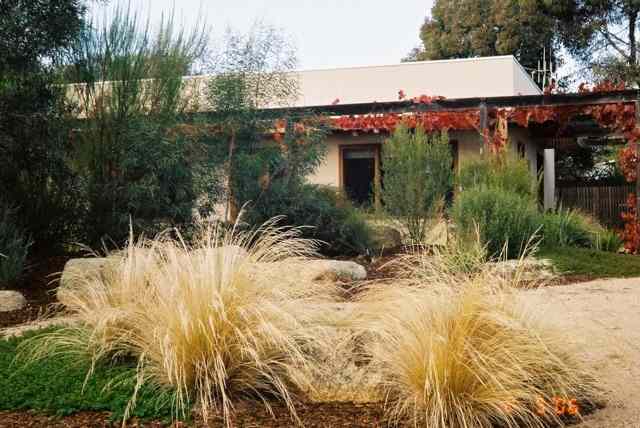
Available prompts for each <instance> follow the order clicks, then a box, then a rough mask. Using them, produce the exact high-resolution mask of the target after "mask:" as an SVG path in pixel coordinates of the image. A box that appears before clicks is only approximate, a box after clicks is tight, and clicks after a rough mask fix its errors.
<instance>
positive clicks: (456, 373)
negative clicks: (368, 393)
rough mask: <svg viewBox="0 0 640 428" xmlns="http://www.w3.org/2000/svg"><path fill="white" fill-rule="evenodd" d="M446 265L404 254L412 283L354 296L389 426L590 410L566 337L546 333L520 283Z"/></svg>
mask: <svg viewBox="0 0 640 428" xmlns="http://www.w3.org/2000/svg"><path fill="white" fill-rule="evenodd" d="M411 258H413V260H411ZM443 260H444V259H443V258H441V257H438V256H437V255H436V256H433V255H426V254H425V253H417V254H414V255H413V256H408V257H406V258H404V259H403V260H402V262H401V263H402V264H403V266H405V267H406V268H407V269H410V271H411V275H410V276H409V277H408V278H406V279H405V280H398V281H396V282H395V283H394V284H371V285H369V286H368V287H367V289H366V290H364V291H363V292H362V294H361V295H360V298H359V302H360V304H361V305H362V310H361V312H360V330H361V331H362V332H364V333H363V335H364V336H366V337H367V341H368V343H367V345H366V346H365V355H366V356H367V358H369V359H370V361H371V362H370V370H371V371H373V372H375V373H377V374H378V375H379V376H380V378H381V381H380V384H379V386H380V390H381V395H383V396H384V397H385V403H386V409H387V414H388V416H389V418H390V420H391V421H392V422H394V423H400V422H403V423H404V422H410V423H411V424H413V425H415V426H427V427H431V428H439V427H440V428H457V427H464V428H467V427H468V428H471V427H480V428H482V427H493V426H506V427H516V426H518V427H542V426H545V423H546V422H549V421H553V422H556V423H562V421H561V419H560V418H559V415H558V414H557V412H556V407H555V406H556V404H557V399H561V400H565V401H566V402H570V400H571V399H577V402H578V403H581V404H582V405H583V406H584V405H585V404H586V405H591V404H592V402H591V400H592V398H593V397H594V391H595V387H594V382H593V380H592V377H591V376H590V374H589V373H587V372H586V371H585V370H584V369H582V368H581V367H580V366H579V365H578V364H577V362H576V361H575V360H574V358H572V354H571V353H570V352H569V350H568V349H567V340H566V339H567V334H570V332H557V331H554V330H552V329H548V328H546V327H545V326H544V325H543V324H542V323H541V322H539V321H538V319H537V318H536V317H535V316H534V315H533V314H532V312H531V311H529V310H528V309H527V308H526V307H525V306H524V305H523V303H524V302H523V301H522V300H523V299H522V300H521V298H520V297H519V295H518V293H522V291H520V292H517V291H516V290H515V288H514V285H515V286H517V284H514V283H513V282H512V281H509V280H505V279H504V277H503V276H499V275H497V274H496V273H494V272H493V271H492V270H491V269H483V270H479V271H477V272H475V273H472V274H468V275H461V274H460V273H453V272H451V271H450V269H449V267H447V266H442V265H441V264H442V263H443ZM417 270H423V274H422V275H420V274H419V272H417ZM425 278H428V279H429V281H424V279H425ZM516 278H517V275H516Z"/></svg>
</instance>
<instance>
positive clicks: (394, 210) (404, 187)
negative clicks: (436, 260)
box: [381, 126, 453, 242]
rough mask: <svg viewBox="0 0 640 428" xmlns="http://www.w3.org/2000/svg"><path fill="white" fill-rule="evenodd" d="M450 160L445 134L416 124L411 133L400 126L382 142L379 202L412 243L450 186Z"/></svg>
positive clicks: (422, 236)
mask: <svg viewBox="0 0 640 428" xmlns="http://www.w3.org/2000/svg"><path fill="white" fill-rule="evenodd" d="M452 162H453V160H452V156H451V149H450V147H449V139H448V137H447V134H446V133H443V134H441V135H427V134H425V132H424V130H423V129H422V128H420V127H418V128H416V130H415V133H413V134H412V133H411V132H410V131H409V129H408V128H407V127H406V126H400V127H398V128H397V129H396V130H395V132H394V133H393V135H392V136H391V138H389V139H388V140H387V141H385V143H384V144H383V145H382V165H383V170H384V186H383V187H382V189H381V193H382V201H383V202H384V207H385V210H386V211H387V212H388V213H389V214H391V215H392V216H395V217H397V218H398V219H399V220H400V221H401V222H402V223H404V225H405V226H406V227H407V229H408V231H409V237H410V238H411V240H412V241H414V242H421V241H422V240H423V239H424V234H425V229H426V227H427V224H428V222H429V220H431V219H432V218H433V217H434V216H435V215H436V214H437V212H438V210H439V209H441V208H442V205H443V203H444V199H445V196H446V195H447V194H448V193H449V192H450V191H451V189H452V187H453V171H452V168H451V164H452Z"/></svg>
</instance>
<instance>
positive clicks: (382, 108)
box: [264, 90, 638, 116]
mask: <svg viewBox="0 0 640 428" xmlns="http://www.w3.org/2000/svg"><path fill="white" fill-rule="evenodd" d="M637 99H638V91H637V90H625V91H615V92H594V93H573V94H553V95H517V96H510V97H487V98H450V99H442V100H433V101H432V102H431V103H414V102H412V101H389V102H371V103H356V104H338V105H320V106H305V107H291V108H278V109H265V110H264V111H265V114H267V115H275V116H278V115H279V114H280V113H282V114H284V113H289V114H298V115H312V114H322V115H328V116H344V115H363V114H376V113H409V112H428V111H435V112H437V111H456V110H470V109H479V108H480V107H481V106H482V105H485V106H486V107H487V109H489V110H491V109H493V108H509V107H514V108H517V107H533V106H544V107H553V106H558V107H560V106H586V105H598V104H612V103H635V102H636V100H637Z"/></svg>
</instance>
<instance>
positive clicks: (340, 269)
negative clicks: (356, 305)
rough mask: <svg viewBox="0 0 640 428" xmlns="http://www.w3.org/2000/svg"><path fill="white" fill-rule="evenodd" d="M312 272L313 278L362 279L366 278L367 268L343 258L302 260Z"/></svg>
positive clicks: (334, 279)
mask: <svg viewBox="0 0 640 428" xmlns="http://www.w3.org/2000/svg"><path fill="white" fill-rule="evenodd" d="M304 264H305V266H306V268H307V269H309V271H310V272H313V279H314V280H320V279H328V280H332V281H362V280H364V279H366V278H367V270H366V269H365V268H364V266H362V265H359V264H358V263H356V262H351V261H343V260H308V261H305V262H304Z"/></svg>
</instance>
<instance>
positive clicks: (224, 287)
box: [23, 221, 338, 424]
mask: <svg viewBox="0 0 640 428" xmlns="http://www.w3.org/2000/svg"><path fill="white" fill-rule="evenodd" d="M315 247H316V245H315V243H314V242H313V241H309V240H303V239H300V238H299V233H298V230H296V229H286V228H279V227H277V226H276V224H275V221H272V222H269V223H267V224H266V225H265V226H263V227H262V228H261V229H260V230H258V231H255V232H251V233H247V232H239V231H237V230H231V231H227V230H223V229H221V228H217V227H216V228H209V229H207V230H205V231H203V233H202V238H201V240H200V241H199V244H198V245H196V246H194V247H193V248H190V247H188V246H187V245H186V244H184V243H183V242H181V241H175V240H170V239H166V238H163V237H162V236H160V237H157V238H156V239H153V240H145V239H142V240H139V241H137V242H133V241H132V242H131V243H130V244H129V245H128V246H127V247H126V249H124V250H123V251H121V252H117V253H114V254H112V255H111V256H109V260H108V263H107V266H106V267H105V269H104V270H103V271H102V273H101V274H100V275H87V276H86V277H84V278H74V281H72V282H70V285H68V286H67V287H65V288H64V289H62V290H60V291H59V299H60V301H61V302H62V303H63V304H64V305H65V306H66V307H67V308H68V309H69V310H70V311H71V312H72V313H73V316H74V318H75V319H76V323H75V324H73V325H72V326H69V327H65V328H62V329H59V330H56V331H55V332H53V333H51V334H48V335H46V336H45V337H44V338H40V339H38V341H37V342H35V343H28V344H26V346H24V347H23V352H24V353H25V354H28V357H29V358H32V359H38V358H43V357H49V356H55V355H59V354H64V355H66V356H69V355H71V354H73V355H76V356H78V357H79V358H89V359H91V361H92V362H93V364H94V365H95V364H96V363H98V362H105V361H107V362H108V361H113V360H119V359H123V358H124V359H131V360H133V361H134V362H135V363H136V364H137V370H136V379H135V380H136V383H137V385H138V386H140V385H142V384H149V385H151V386H155V387H157V388H159V389H166V388H168V389H171V390H173V391H175V394H174V404H175V408H176V411H177V412H179V413H182V414H184V413H186V412H188V411H189V407H190V405H191V404H192V403H194V402H195V403H196V404H197V405H198V407H199V408H200V409H201V412H202V413H203V414H204V417H205V418H206V417H207V415H208V414H209V413H210V412H211V411H221V412H222V414H223V416H224V418H225V420H226V423H227V424H230V423H231V417H232V413H233V403H234V401H235V400H237V399H239V398H249V399H255V400H258V401H261V402H262V403H264V405H265V406H266V407H267V409H270V407H269V401H270V400H273V399H276V400H280V401H281V402H284V403H285V404H286V405H287V406H288V407H289V409H290V411H291V414H292V417H293V418H294V419H296V416H295V409H294V395H295V394H296V393H299V392H302V391H309V390H310V388H311V382H310V380H311V379H312V378H313V377H318V373H317V372H318V371H319V370H320V369H321V368H320V365H319V364H318V362H317V361H316V359H315V355H320V354H322V353H323V352H324V351H322V352H321V350H319V349H320V348H322V347H323V346H324V345H325V341H324V338H325V336H326V328H325V326H324V322H325V321H326V319H327V314H326V308H327V307H330V306H331V305H332V304H333V303H334V302H335V301H336V299H337V296H338V291H337V289H336V288H335V287H334V286H332V285H330V284H312V283H307V282H304V281H300V280H299V279H298V278H292V277H291V276H290V275H288V272H287V271H286V264H283V263H278V262H281V261H282V260H284V259H286V258H292V257H293V259H290V260H292V261H293V262H294V263H295V262H302V261H303V260H304V259H305V258H306V257H308V256H311V255H313V254H314V251H315ZM89 375H90V374H89ZM135 400H136V396H135V394H134V396H133V397H132V399H131V402H130V405H131V406H133V405H135Z"/></svg>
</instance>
